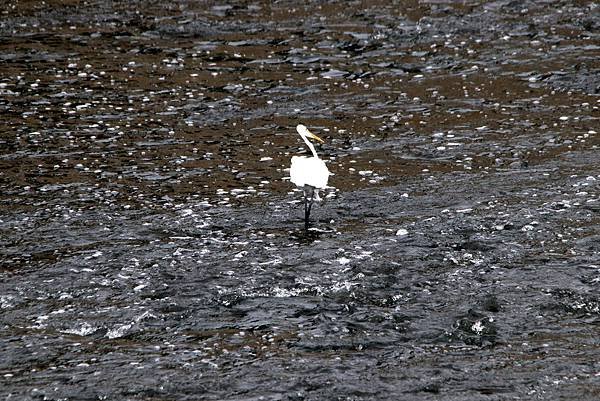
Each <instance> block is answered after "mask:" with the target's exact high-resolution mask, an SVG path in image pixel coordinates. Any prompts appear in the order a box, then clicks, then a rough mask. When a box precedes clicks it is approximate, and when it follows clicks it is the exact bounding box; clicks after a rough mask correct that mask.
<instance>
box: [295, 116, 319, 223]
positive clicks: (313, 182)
mask: <svg viewBox="0 0 600 401" xmlns="http://www.w3.org/2000/svg"><path fill="white" fill-rule="evenodd" d="M296 131H298V134H300V136H301V137H302V139H303V140H304V142H305V143H306V146H308V148H309V149H310V151H311V152H312V154H313V155H312V157H305V156H294V157H292V166H291V168H290V180H291V181H292V182H293V183H294V184H296V185H297V186H298V187H300V188H302V190H303V192H304V229H305V230H308V219H309V217H310V209H311V208H312V204H313V200H317V201H320V200H321V198H320V197H319V189H323V188H325V187H326V186H327V181H328V180H329V170H328V169H327V166H326V165H325V162H324V161H323V160H321V159H319V156H317V152H316V151H315V147H314V146H313V144H312V143H310V141H309V140H308V138H312V139H316V140H317V141H319V142H321V143H323V142H324V141H323V140H322V139H321V138H319V137H318V136H316V135H315V134H313V133H312V132H310V131H309V130H308V128H306V127H305V126H304V125H302V124H298V126H297V127H296Z"/></svg>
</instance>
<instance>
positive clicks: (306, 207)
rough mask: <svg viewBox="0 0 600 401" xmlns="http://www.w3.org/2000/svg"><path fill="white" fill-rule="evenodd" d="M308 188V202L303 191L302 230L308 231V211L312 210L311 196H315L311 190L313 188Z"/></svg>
mask: <svg viewBox="0 0 600 401" xmlns="http://www.w3.org/2000/svg"><path fill="white" fill-rule="evenodd" d="M309 188H310V200H309V199H308V196H307V195H306V188H305V189H304V230H305V231H308V221H309V218H310V209H311V208H312V204H313V196H314V194H315V191H314V190H313V188H311V187H309Z"/></svg>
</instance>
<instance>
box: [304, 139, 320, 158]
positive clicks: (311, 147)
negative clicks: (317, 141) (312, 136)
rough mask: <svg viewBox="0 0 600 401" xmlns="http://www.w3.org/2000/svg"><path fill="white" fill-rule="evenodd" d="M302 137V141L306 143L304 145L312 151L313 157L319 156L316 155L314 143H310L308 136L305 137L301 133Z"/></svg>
mask: <svg viewBox="0 0 600 401" xmlns="http://www.w3.org/2000/svg"><path fill="white" fill-rule="evenodd" d="M302 139H304V143H306V146H308V148H309V149H310V151H311V152H312V154H313V157H316V158H319V156H317V151H316V150H315V147H314V145H313V144H312V143H310V141H309V140H308V138H307V137H305V136H304V135H302Z"/></svg>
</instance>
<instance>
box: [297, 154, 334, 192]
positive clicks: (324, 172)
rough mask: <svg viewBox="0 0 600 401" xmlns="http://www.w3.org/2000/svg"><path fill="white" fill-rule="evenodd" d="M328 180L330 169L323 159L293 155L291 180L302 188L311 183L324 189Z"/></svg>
mask: <svg viewBox="0 0 600 401" xmlns="http://www.w3.org/2000/svg"><path fill="white" fill-rule="evenodd" d="M328 180H329V170H328V169H327V166H326V165H325V162H324V161H323V160H321V159H319V158H318V157H304V156H294V157H292V167H291V168H290V181H292V182H293V183H294V184H296V185H297V186H299V187H300V188H302V187H304V186H305V185H310V186H311V187H314V188H317V189H323V188H325V187H327V181H328Z"/></svg>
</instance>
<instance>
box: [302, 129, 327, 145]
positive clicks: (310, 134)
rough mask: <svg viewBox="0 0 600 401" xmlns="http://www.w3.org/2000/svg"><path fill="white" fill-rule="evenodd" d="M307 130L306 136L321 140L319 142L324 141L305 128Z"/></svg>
mask: <svg viewBox="0 0 600 401" xmlns="http://www.w3.org/2000/svg"><path fill="white" fill-rule="evenodd" d="M306 131H307V132H308V135H307V136H308V137H309V138H312V139H316V140H317V141H319V142H321V143H325V141H324V140H322V139H321V138H319V137H318V136H316V135H315V134H313V133H312V132H310V131H309V130H306Z"/></svg>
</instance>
